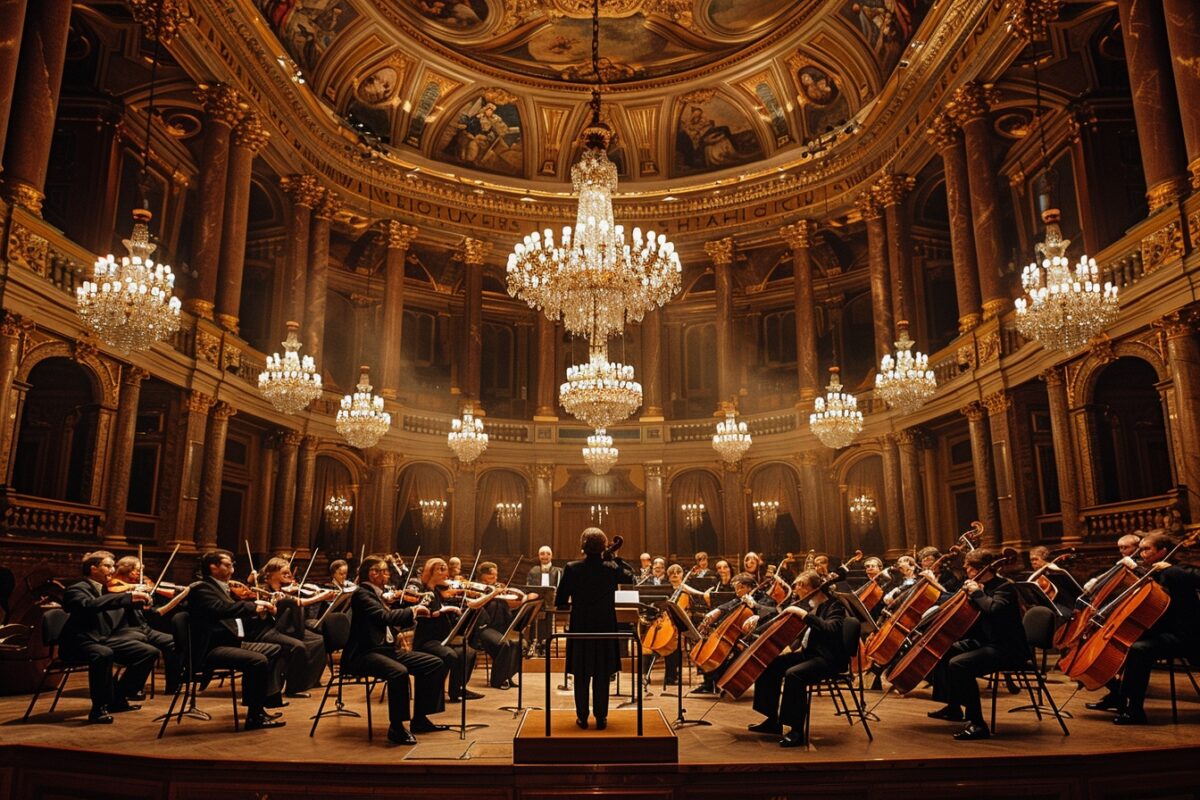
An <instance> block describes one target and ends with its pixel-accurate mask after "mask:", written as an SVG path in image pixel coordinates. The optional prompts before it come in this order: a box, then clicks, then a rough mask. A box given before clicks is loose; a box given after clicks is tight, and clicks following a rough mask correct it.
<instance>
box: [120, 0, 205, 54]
mask: <svg viewBox="0 0 1200 800" xmlns="http://www.w3.org/2000/svg"><path fill="white" fill-rule="evenodd" d="M129 11H130V13H132V14H133V18H134V19H135V20H137V23H138V24H139V25H141V26H142V34H143V35H144V36H145V37H146V38H147V39H149V40H150V41H152V42H153V41H155V40H156V39H157V40H158V41H159V42H162V43H163V44H165V45H166V44H170V43H171V42H172V41H173V40H174V39H175V37H176V36H178V35H179V32H180V30H181V29H182V28H183V26H184V25H186V24H187V23H188V22H191V21H192V18H191V16H190V15H189V13H188V12H189V9H188V4H187V0H129Z"/></svg>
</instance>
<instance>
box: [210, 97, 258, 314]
mask: <svg viewBox="0 0 1200 800" xmlns="http://www.w3.org/2000/svg"><path fill="white" fill-rule="evenodd" d="M269 138H270V134H268V133H267V131H266V129H265V128H264V127H263V126H262V122H261V121H260V120H259V118H258V115H257V114H254V113H249V114H246V116H244V117H243V118H242V120H241V122H239V123H238V125H237V127H236V128H234V130H233V144H232V147H231V149H230V154H229V177H228V179H227V180H226V181H225V187H226V194H225V212H224V221H225V230H224V232H223V233H222V234H221V259H220V266H219V268H218V270H217V298H216V308H215V313H214V315H213V317H214V319H215V320H216V321H217V323H218V324H220V326H221V327H222V328H224V329H225V330H227V331H229V332H230V333H234V334H236V333H237V332H238V316H239V314H240V313H241V305H242V276H243V273H244V270H245V266H246V227H247V225H248V223H249V221H250V219H249V218H250V180H251V175H252V174H253V172H254V158H255V156H257V155H258V153H259V151H261V150H262V149H263V148H264V147H266V145H267V140H268V139H269Z"/></svg>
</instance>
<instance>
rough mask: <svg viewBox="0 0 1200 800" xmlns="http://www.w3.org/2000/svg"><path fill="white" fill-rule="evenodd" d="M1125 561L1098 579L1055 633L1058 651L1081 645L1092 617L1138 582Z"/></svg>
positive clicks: (1122, 560)
mask: <svg viewBox="0 0 1200 800" xmlns="http://www.w3.org/2000/svg"><path fill="white" fill-rule="evenodd" d="M1124 561H1125V560H1124V559H1121V560H1120V561H1118V562H1117V563H1116V564H1114V565H1113V566H1112V568H1111V569H1109V570H1108V571H1107V572H1105V573H1104V574H1102V575H1100V576H1099V577H1098V578H1096V583H1095V584H1094V585H1093V586H1092V590H1091V591H1090V592H1088V593H1086V594H1085V595H1083V596H1082V597H1080V598H1079V604H1078V605H1077V606H1076V608H1075V610H1074V611H1073V612H1072V613H1071V618H1070V619H1069V620H1067V624H1066V625H1063V626H1062V627H1060V628H1059V629H1058V630H1057V631H1055V632H1054V647H1055V648H1056V649H1058V650H1070V649H1071V648H1073V647H1075V645H1077V644H1079V640H1080V639H1081V638H1083V634H1084V633H1086V632H1087V631H1088V628H1089V626H1090V623H1091V619H1092V615H1093V614H1095V613H1096V610H1097V609H1098V608H1100V607H1101V606H1103V605H1104V604H1106V603H1107V602H1108V601H1109V600H1111V599H1112V598H1114V597H1116V596H1117V594H1118V593H1120V592H1123V591H1125V590H1126V589H1128V588H1129V587H1130V586H1132V585H1133V584H1134V583H1136V582H1137V579H1138V576H1137V573H1135V572H1134V571H1133V570H1131V569H1130V568H1129V567H1127V566H1125V563H1124ZM1067 657H1073V654H1071V653H1068V654H1067ZM1064 661H1065V659H1064ZM1060 668H1061V666H1060ZM1064 671H1065V670H1064Z"/></svg>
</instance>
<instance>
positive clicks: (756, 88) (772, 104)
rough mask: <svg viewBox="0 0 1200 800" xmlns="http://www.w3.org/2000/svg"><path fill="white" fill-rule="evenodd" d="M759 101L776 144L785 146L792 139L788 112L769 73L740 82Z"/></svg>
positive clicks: (761, 111) (760, 108) (760, 109)
mask: <svg viewBox="0 0 1200 800" xmlns="http://www.w3.org/2000/svg"><path fill="white" fill-rule="evenodd" d="M738 85H739V86H741V87H742V89H743V90H745V91H746V92H748V93H749V94H750V95H751V96H752V97H753V98H754V99H755V100H757V101H758V107H759V111H760V113H761V114H762V116H763V119H764V120H765V121H766V122H767V125H768V127H770V129H771V133H772V134H774V136H775V146H776V147H783V146H784V145H786V144H787V143H788V142H790V141H791V140H792V136H791V132H790V130H789V129H788V120H787V112H786V111H785V110H784V107H783V104H782V103H781V102H780V101H779V90H778V89H777V88H776V86H775V83H774V81H773V80H771V78H770V77H769V75H768V73H765V72H764V73H761V74H759V75H755V76H754V77H752V78H750V79H748V80H745V81H742V82H741V83H739V84H738Z"/></svg>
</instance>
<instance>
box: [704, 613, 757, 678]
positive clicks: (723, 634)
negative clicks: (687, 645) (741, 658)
mask: <svg viewBox="0 0 1200 800" xmlns="http://www.w3.org/2000/svg"><path fill="white" fill-rule="evenodd" d="M745 596H746V597H749V596H750V595H745ZM752 616H754V609H752V608H751V607H750V606H749V605H747V604H746V603H744V602H743V603H741V604H740V605H738V607H737V608H736V609H734V610H733V611H731V612H729V613H728V614H726V615H725V619H723V620H721V621H720V622H718V623H717V627H716V628H714V629H713V630H712V631H708V629H707V628H706V627H705V626H704V625H701V632H702V633H705V634H707V635H705V637H704V638H703V639H701V640H700V641H698V642H696V644H694V645H692V649H691V651H690V652H689V655H690V656H691V658H692V663H693V664H695V665H696V668H697V669H699V670H700V671H702V672H712V671H713V670H715V669H716V668H717V667H719V666H721V665H722V664H724V663H725V659H726V658H728V657H729V654H730V652H732V651H733V648H734V646H735V645H736V644H737V641H738V639H739V638H740V637H741V634H742V625H743V624H744V623H745V622H746V620H748V619H750V617H752Z"/></svg>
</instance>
